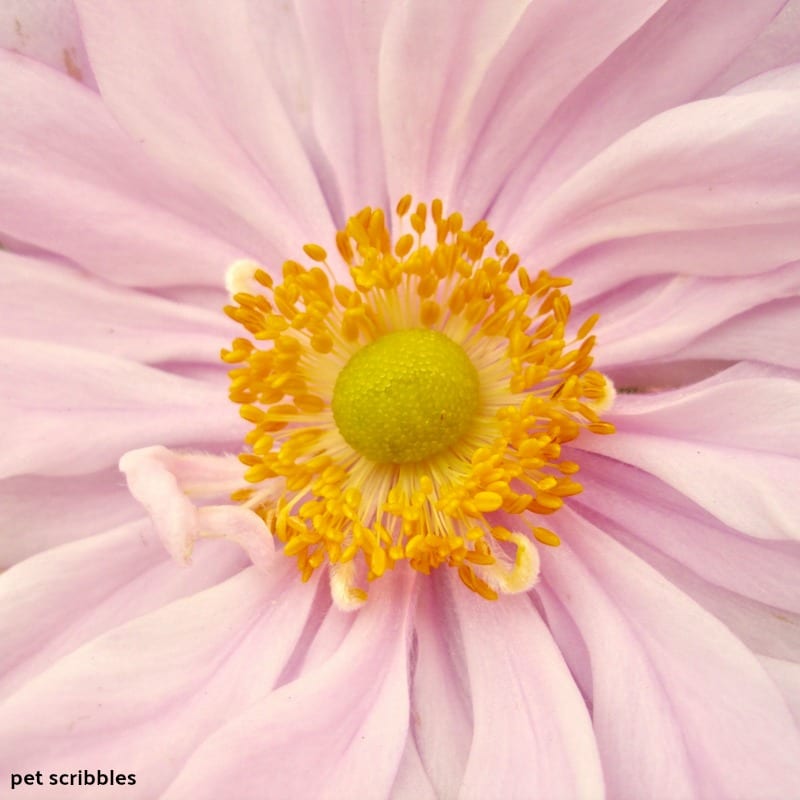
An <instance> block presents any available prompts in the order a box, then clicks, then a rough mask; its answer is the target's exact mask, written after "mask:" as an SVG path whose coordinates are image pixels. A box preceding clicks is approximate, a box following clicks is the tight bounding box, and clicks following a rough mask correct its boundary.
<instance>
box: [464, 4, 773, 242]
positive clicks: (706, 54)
mask: <svg viewBox="0 0 800 800" xmlns="http://www.w3.org/2000/svg"><path fill="white" fill-rule="evenodd" d="M783 2H784V0H767V1H766V2H758V3H753V2H750V0H734V1H733V2H731V0H670V1H669V2H667V3H664V4H663V6H662V7H661V8H660V9H659V10H658V12H657V13H656V14H654V15H653V16H652V17H651V18H650V19H648V20H647V21H646V22H645V23H644V24H643V25H642V26H641V28H639V30H637V31H636V32H635V33H634V34H633V35H632V36H631V37H630V38H628V39H627V40H626V41H625V42H623V43H622V44H621V45H620V46H619V47H618V48H617V49H616V50H615V51H614V52H613V53H612V54H611V55H610V56H609V58H607V59H606V60H605V61H604V62H603V64H601V65H600V66H599V67H598V68H597V69H596V70H594V71H593V72H592V73H590V74H589V75H588V77H587V78H586V79H585V80H584V81H583V82H582V83H581V84H580V85H579V86H578V87H577V88H576V89H575V91H573V92H572V93H571V94H570V96H569V97H568V98H567V99H566V100H565V101H564V102H563V103H562V104H561V106H560V107H559V108H558V110H557V111H556V113H555V114H553V116H552V117H551V118H550V119H549V120H548V121H547V123H546V124H545V125H544V127H543V129H542V130H541V131H539V132H537V135H536V136H535V138H533V137H531V135H530V133H529V134H528V136H529V137H530V138H529V141H528V146H527V147H526V149H525V151H524V152H523V153H522V154H521V157H520V159H519V160H518V161H517V162H513V164H512V167H511V169H508V170H507V172H506V174H508V176H509V177H508V182H507V183H506V184H505V185H504V187H503V192H502V193H501V194H500V195H499V196H498V198H497V202H496V203H495V205H494V206H493V208H492V217H493V220H497V222H496V224H498V225H500V226H501V229H502V226H504V225H505V220H506V219H507V218H508V215H509V214H512V213H513V209H514V207H515V206H516V205H517V203H518V202H519V200H520V198H523V197H524V198H526V200H527V201H529V202H530V201H532V199H533V198H539V201H541V200H542V199H544V198H545V197H547V195H549V194H550V193H551V192H553V191H554V190H555V189H557V188H558V186H559V185H560V184H561V183H562V182H563V181H564V180H566V178H568V177H569V176H570V175H572V174H573V173H574V172H575V171H576V170H577V169H578V168H579V167H580V166H582V165H583V164H585V163H586V162H587V161H589V159H591V158H592V157H594V156H595V155H597V153H599V152H600V151H601V150H603V148H605V147H608V146H609V145H610V144H611V143H612V142H613V141H614V140H615V139H618V138H619V137H620V136H622V135H623V134H625V133H627V132H628V131H629V130H631V129H633V128H635V127H636V126H637V125H640V124H641V123H642V122H644V121H645V120H647V119H649V118H650V117H653V116H655V115H656V114H659V113H661V112H662V111H665V110H666V109H669V108H672V107H674V106H678V105H681V104H682V103H686V102H688V101H690V100H692V99H694V97H695V95H696V94H697V93H698V92H699V91H700V89H701V88H702V87H703V86H705V85H706V83H707V82H708V81H709V80H710V79H711V78H714V77H715V76H716V75H717V74H718V73H719V71H720V70H721V69H723V68H724V67H726V66H727V64H728V63H729V62H730V61H731V59H732V58H734V57H735V56H736V55H737V54H738V53H739V52H740V51H741V50H742V49H743V48H744V47H745V46H747V45H748V44H749V43H750V42H751V41H752V40H753V39H754V38H755V37H756V36H757V35H758V34H759V33H760V32H761V31H762V30H763V28H764V26H765V25H766V24H767V23H768V22H769V21H770V20H771V18H772V17H773V16H774V14H775V13H776V12H777V10H778V9H779V8H780V7H781V5H782V3H783ZM566 7H568V5H567V6H566ZM497 123H498V127H502V125H503V124H504V120H500V119H498V120H497ZM506 135H507V136H508V135H511V134H509V133H507V134H506ZM478 156H479V157H478V160H477V164H478V165H480V166H479V167H478V169H479V170H481V168H482V170H481V171H477V170H475V172H476V173H477V174H475V175H474V177H473V178H472V180H471V182H470V184H468V185H472V186H476V185H479V181H480V180H481V177H482V175H485V174H487V173H489V171H490V170H491V169H492V168H493V164H492V162H491V161H489V160H485V163H483V164H481V160H480V154H478ZM472 171H473V170H472V169H470V170H469V172H472ZM483 180H486V178H485V177H483ZM537 202H538V201H537Z"/></svg>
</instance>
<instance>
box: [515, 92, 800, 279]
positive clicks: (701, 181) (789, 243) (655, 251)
mask: <svg viewBox="0 0 800 800" xmlns="http://www.w3.org/2000/svg"><path fill="white" fill-rule="evenodd" d="M798 136H800V94H797V93H791V92H757V93H753V94H747V95H742V96H739V97H731V96H729V97H720V98H715V99H712V100H705V101H702V102H698V103H692V104H690V105H685V106H681V107H680V108H676V109H673V110H671V111H667V112H665V113H663V114H661V115H659V116H658V117H655V118H654V119H651V120H649V121H648V122H645V123H644V124H643V125H641V126H640V127H639V128H637V129H635V130H634V131H632V132H631V133H629V134H628V135H626V136H624V137H622V138H621V139H619V140H618V141H617V142H615V143H614V144H613V145H611V146H610V147H609V148H607V149H606V150H605V151H603V152H602V153H601V154H600V155H599V156H597V157H596V158H595V159H594V160H593V161H591V162H590V163H589V164H587V165H586V166H585V167H584V168H583V169H581V170H580V171H579V172H577V173H576V174H575V175H574V176H573V177H572V178H570V179H569V180H568V181H566V183H564V184H563V185H562V186H561V187H560V188H559V189H558V191H556V192H555V193H554V194H553V195H552V196H551V197H549V198H548V199H547V200H546V201H545V202H543V203H542V202H541V201H540V200H539V199H536V200H535V201H534V200H531V202H530V203H528V202H526V203H522V204H520V205H519V207H518V209H517V213H516V216H515V217H514V219H513V220H511V221H510V222H509V228H511V229H513V230H517V231H519V233H520V234H521V236H519V237H518V238H517V240H515V241H513V244H514V246H515V247H516V248H518V249H519V250H520V251H521V255H522V256H523V257H528V256H531V257H532V258H534V257H535V262H536V263H537V264H539V265H541V266H543V267H550V268H555V267H557V268H558V269H559V270H563V271H564V272H565V274H569V275H570V276H572V277H573V278H576V279H577V280H580V281H581V282H582V283H585V286H584V291H590V290H591V291H592V292H593V293H599V292H601V291H604V290H607V289H609V288H612V287H615V286H618V285H619V284H620V282H621V281H624V280H627V279H630V278H633V277H641V276H643V275H651V274H658V273H666V274H669V273H674V272H680V273H681V274H688V275H708V276H732V275H747V274H750V275H752V274H756V273H762V272H766V271H768V270H770V269H773V268H775V267H777V266H780V265H782V264H784V263H787V262H789V261H793V260H796V258H797V253H798V252H800V226H799V225H798V224H797V223H798V219H800V199H798V198H800V151H798V149H797V148H796V147H795V142H796V141H797V138H798ZM512 226H513V227H512ZM587 286H588V287H589V288H586V287H587Z"/></svg>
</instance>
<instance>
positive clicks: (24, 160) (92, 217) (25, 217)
mask: <svg viewBox="0 0 800 800" xmlns="http://www.w3.org/2000/svg"><path fill="white" fill-rule="evenodd" d="M0 103H2V106H3V108H5V109H6V110H7V113H5V114H3V115H2V117H1V118H0V216H2V220H3V222H2V229H3V231H4V232H5V233H8V234H9V235H10V236H11V237H13V238H16V239H19V240H22V241H27V242H30V243H32V244H33V245H37V246H40V247H42V248H44V249H46V250H48V251H51V252H55V253H60V254H61V255H63V256H66V257H68V258H70V259H72V260H74V261H76V262H78V263H80V264H81V266H83V267H85V268H87V269H89V270H91V271H93V272H95V273H97V274H99V275H102V276H104V277H105V278H107V279H109V280H113V281H115V282H117V283H127V284H136V285H140V286H141V285H152V284H155V285H159V284H169V283H187V282H199V283H209V284H216V285H218V284H219V283H220V281H221V280H222V276H223V275H224V271H225V268H226V267H227V265H228V264H229V263H230V262H231V261H233V260H234V259H235V258H236V257H240V256H241V255H242V254H243V253H242V249H241V248H242V247H244V246H247V245H248V243H249V240H248V239H247V238H245V237H244V236H242V237H241V238H240V242H239V244H238V246H236V245H231V244H228V243H227V242H225V241H224V240H223V239H221V238H218V237H215V236H214V234H213V233H212V230H213V223H216V228H219V227H220V225H219V220H215V219H214V217H213V216H212V214H211V212H209V211H208V210H207V208H206V206H207V200H205V199H202V198H200V199H196V198H194V197H192V196H191V195H190V193H189V192H187V189H186V187H185V186H178V185H176V184H175V183H174V182H172V183H171V182H170V181H169V180H167V179H166V178H165V177H164V175H163V173H161V172H160V171H159V170H158V169H157V168H156V167H155V166H154V165H153V164H152V163H151V162H150V161H149V160H148V159H147V158H146V157H145V156H144V154H143V153H142V152H141V148H140V145H139V143H137V142H135V141H133V140H131V139H129V138H128V137H127V136H126V135H125V134H124V133H123V132H122V131H121V130H120V129H119V127H118V125H117V124H116V123H115V122H114V120H113V119H112V118H111V116H110V115H109V113H108V110H107V109H106V108H105V107H104V106H103V103H102V101H101V99H100V98H99V97H98V96H97V95H96V94H94V93H93V92H91V91H89V90H88V89H86V88H85V87H84V86H81V85H80V84H78V83H77V82H76V81H73V80H71V79H70V78H67V77H65V76H63V75H61V74H59V73H57V72H54V71H53V70H50V69H48V68H47V67H45V66H42V65H41V64H37V63H35V62H33V61H29V60H28V59H25V58H23V57H22V56H18V55H16V54H13V53H6V52H3V51H0ZM179 212H180V214H179ZM184 213H185V215H186V217H185V218H184V217H183V216H181V214H184ZM190 220H194V221H190ZM227 230H228V227H227V223H226V228H225V231H226V233H227ZM232 230H233V231H234V232H235V233H238V228H235V227H234V228H232ZM89 233H90V234H91V235H87V234H89ZM252 238H253V237H250V240H252ZM254 252H256V253H257V251H254Z"/></svg>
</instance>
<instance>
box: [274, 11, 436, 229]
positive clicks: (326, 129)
mask: <svg viewBox="0 0 800 800" xmlns="http://www.w3.org/2000/svg"><path fill="white" fill-rule="evenodd" d="M389 6H390V4H389V3H388V2H386V0H383V1H382V2H377V1H376V0H372V2H369V3H363V2H357V1H355V2H354V1H353V0H350V2H339V3H337V5H336V13H331V6H330V4H329V3H328V2H327V0H307V2H303V3H298V4H297V6H296V13H297V14H298V17H299V20H298V21H299V25H300V26H301V28H302V39H303V45H304V47H305V54H306V57H307V59H308V73H309V78H308V84H309V85H308V87H307V91H308V92H309V94H310V97H309V99H308V102H309V103H310V105H311V121H312V123H313V125H314V129H315V131H316V134H317V138H318V139H319V143H320V146H321V147H322V149H323V151H324V153H325V155H326V157H327V161H328V163H329V164H331V165H333V167H334V168H335V173H336V180H337V183H338V188H339V191H340V197H341V203H342V209H341V211H343V215H344V216H346V215H349V214H353V213H355V212H356V211H358V210H359V209H361V208H363V207H364V206H365V205H372V206H375V205H381V206H383V207H384V208H387V207H388V208H391V207H392V206H393V205H394V203H396V202H397V200H398V199H399V196H398V197H391V198H387V193H386V180H385V177H384V176H385V167H384V158H383V146H382V142H381V131H380V127H379V116H378V93H377V91H376V89H377V77H378V56H379V52H380V49H381V38H382V36H383V33H384V25H385V20H386V15H387V13H388V9H389ZM288 55H289V54H285V57H286V56H288ZM420 199H421V198H420ZM392 201H393V202H392ZM341 211H340V213H341ZM338 221H339V220H337V222H338ZM343 221H344V220H343V219H342V222H343Z"/></svg>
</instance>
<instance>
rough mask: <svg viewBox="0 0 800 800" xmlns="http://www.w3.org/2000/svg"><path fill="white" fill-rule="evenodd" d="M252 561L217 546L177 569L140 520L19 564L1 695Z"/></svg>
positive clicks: (3, 626) (12, 581) (6, 580)
mask: <svg viewBox="0 0 800 800" xmlns="http://www.w3.org/2000/svg"><path fill="white" fill-rule="evenodd" d="M246 563H247V562H246V559H245V558H244V557H243V555H242V554H241V552H240V551H238V550H236V549H235V548H225V547H222V546H219V545H216V546H212V547H210V548H209V549H208V550H206V551H204V553H202V554H199V557H198V558H197V559H196V563H195V565H194V567H193V568H192V569H190V570H178V569H175V565H174V564H173V562H172V561H171V560H170V559H169V557H168V555H167V553H166V552H165V551H164V548H163V547H162V545H161V543H160V542H159V541H158V539H157V538H156V537H155V536H154V535H153V532H152V528H151V525H150V523H149V522H146V521H137V522H133V523H128V524H127V525H124V526H122V527H120V528H118V529H116V530H112V531H109V532H107V533H104V534H100V535H98V536H93V537H89V538H87V539H84V540H83V541H80V542H75V543H73V544H69V545H66V546H64V547H58V548H53V549H51V550H48V551H47V552H45V553H41V554H40V555H38V556H36V557H34V558H30V559H28V560H27V561H25V562H23V563H21V564H18V565H17V566H15V567H14V568H12V569H10V570H8V571H7V572H6V573H5V574H4V575H2V577H0V597H1V598H2V606H3V609H4V614H3V616H2V617H0V635H2V637H3V642H4V643H5V646H4V647H3V651H2V655H0V674H2V681H0V694H2V695H3V696H7V695H9V694H10V693H12V692H13V691H14V690H15V689H16V688H17V687H18V686H20V685H21V684H24V683H25V682H27V681H29V680H31V678H33V677H34V676H35V675H37V674H38V673H40V672H42V671H43V670H44V669H46V668H48V667H50V666H51V665H52V664H54V663H56V662H57V661H58V659H59V658H61V657H63V656H65V655H66V654H68V653H71V652H72V651H73V650H76V649H77V648H78V647H80V646H81V645H82V644H84V643H85V642H87V641H89V640H91V639H93V638H95V637H96V636H99V635H100V634H103V633H105V632H106V631H110V630H111V629H113V628H115V627H116V626H118V625H121V624H124V623H126V622H127V621H128V620H131V619H133V618H134V617H137V616H140V615H142V614H146V613H149V612H150V611H153V610H155V609H158V608H160V607H161V606H163V605H164V604H166V603H170V602H172V601H173V600H175V599H177V598H179V597H183V596H185V595H190V594H193V593H194V592H197V591H200V590H202V589H205V588H207V587H209V586H214V585H215V584H217V583H219V582H220V581H224V580H226V579H227V578H228V577H230V576H231V575H232V574H234V573H235V572H238V571H239V570H240V569H241V568H242V567H243V566H244V565H245V564H246ZM76 586H80V591H76V588H75V587H76Z"/></svg>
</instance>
